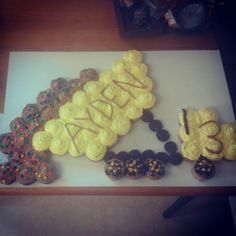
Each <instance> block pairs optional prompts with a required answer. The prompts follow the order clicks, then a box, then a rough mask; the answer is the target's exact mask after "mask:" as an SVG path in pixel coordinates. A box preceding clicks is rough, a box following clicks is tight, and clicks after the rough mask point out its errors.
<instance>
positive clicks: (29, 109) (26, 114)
mask: <svg viewBox="0 0 236 236" xmlns="http://www.w3.org/2000/svg"><path fill="white" fill-rule="evenodd" d="M39 116H40V111H39V108H38V105H37V104H35V103H34V104H28V105H26V106H25V107H24V109H23V111H22V117H23V118H25V119H31V118H39Z"/></svg>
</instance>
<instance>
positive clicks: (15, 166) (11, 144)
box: [0, 68, 98, 185]
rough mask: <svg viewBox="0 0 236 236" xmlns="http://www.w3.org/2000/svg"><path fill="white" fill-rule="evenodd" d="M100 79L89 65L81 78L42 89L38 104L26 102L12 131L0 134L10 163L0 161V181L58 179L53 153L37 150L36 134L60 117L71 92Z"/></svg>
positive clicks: (61, 80) (0, 148)
mask: <svg viewBox="0 0 236 236" xmlns="http://www.w3.org/2000/svg"><path fill="white" fill-rule="evenodd" d="M97 78H98V74H97V72H96V71H95V70H94V69H91V68H90V69H85V70H82V71H81V73H80V78H78V79H71V80H66V79H64V78H57V79H55V80H52V82H51V86H50V89H48V90H45V91H42V92H40V93H39V94H38V96H37V98H36V103H32V104H28V105H26V106H25V107H24V109H23V110H22V114H21V116H19V117H16V118H15V119H14V120H12V121H11V122H10V132H9V133H5V134H2V135H0V151H1V152H2V153H3V154H6V155H7V159H8V162H5V163H1V164H0V183H2V184H11V183H13V182H15V181H17V182H18V183H20V184H23V185H29V184H32V183H34V182H36V181H39V182H40V183H44V184H49V183H52V182H53V181H54V180H55V179H56V178H57V173H56V170H55V167H54V166H53V165H52V163H51V162H50V152H49V151H37V150H35V149H34V147H33V145H32V139H33V136H34V134H35V133H37V132H39V131H40V130H42V129H43V127H44V125H45V124H46V123H47V121H49V120H51V119H56V118H57V116H58V111H59V108H60V107H61V106H62V105H63V104H64V103H66V102H67V101H69V100H70V99H71V97H72V94H74V93H75V92H76V91H78V90H81V89H83V87H84V85H85V84H86V83H87V82H88V81H91V80H96V79H97Z"/></svg>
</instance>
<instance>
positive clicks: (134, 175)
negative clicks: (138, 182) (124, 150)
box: [125, 159, 146, 179]
mask: <svg viewBox="0 0 236 236" xmlns="http://www.w3.org/2000/svg"><path fill="white" fill-rule="evenodd" d="M125 174H126V176H127V177H128V178H130V179H138V178H141V177H142V176H144V175H145V174H146V166H145V164H144V162H142V161H141V160H139V159H129V160H127V161H126V162H125Z"/></svg>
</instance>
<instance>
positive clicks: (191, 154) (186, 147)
mask: <svg viewBox="0 0 236 236" xmlns="http://www.w3.org/2000/svg"><path fill="white" fill-rule="evenodd" d="M181 152H182V154H183V156H184V157H186V158H188V159H189V160H192V161H193V160H196V157H199V156H200V155H201V149H200V146H199V144H198V140H196V139H193V140H189V141H187V142H184V143H183V144H182V146H181Z"/></svg>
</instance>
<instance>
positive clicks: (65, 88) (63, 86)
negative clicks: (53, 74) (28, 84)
mask: <svg viewBox="0 0 236 236" xmlns="http://www.w3.org/2000/svg"><path fill="white" fill-rule="evenodd" d="M50 90H51V92H52V94H57V93H58V92H59V93H60V92H64V93H68V92H69V82H68V81H67V80H66V79H64V78H57V79H54V80H52V82H51V87H50Z"/></svg>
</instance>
